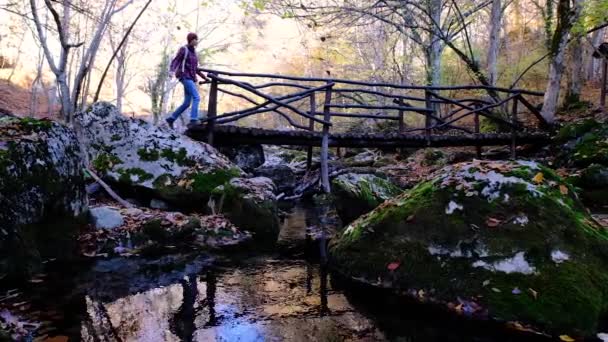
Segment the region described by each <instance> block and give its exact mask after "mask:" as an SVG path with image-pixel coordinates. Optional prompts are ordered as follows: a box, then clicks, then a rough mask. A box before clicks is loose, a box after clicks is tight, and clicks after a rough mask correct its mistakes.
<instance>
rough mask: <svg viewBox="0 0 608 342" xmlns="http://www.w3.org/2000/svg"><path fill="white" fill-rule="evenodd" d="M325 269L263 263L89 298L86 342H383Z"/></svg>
mask: <svg viewBox="0 0 608 342" xmlns="http://www.w3.org/2000/svg"><path fill="white" fill-rule="evenodd" d="M328 277H329V276H328V274H327V271H326V269H325V267H319V266H315V265H310V264H307V263H306V262H303V261H289V262H282V261H277V260H256V261H254V262H253V264H252V265H250V266H247V267H240V268H235V269H228V270H225V271H221V272H215V271H208V272H206V273H204V274H200V275H197V274H190V275H188V276H186V277H184V278H183V279H182V280H181V281H180V282H179V283H176V284H172V285H169V286H166V287H161V288H156V289H151V290H148V291H145V292H141V293H137V294H134V295H131V296H127V297H124V298H120V299H118V300H115V301H114V302H111V303H105V304H101V303H100V302H97V301H95V300H93V299H91V298H87V316H88V318H89V319H88V320H87V322H88V323H86V324H85V322H83V323H82V330H81V331H82V337H83V339H84V340H87V341H285V340H290V341H310V340H318V341H325V340H343V339H345V338H347V337H348V338H349V339H351V340H377V339H382V335H381V334H380V333H379V332H378V331H377V330H376V329H375V328H374V326H373V324H372V322H371V321H369V320H368V319H367V318H365V317H364V316H362V315H361V314H359V313H358V312H357V311H356V310H354V309H353V307H352V306H351V305H350V304H349V302H348V300H347V299H346V297H344V295H343V294H341V293H339V292H335V291H333V290H332V289H331V287H330V286H329V284H328V281H329V279H328Z"/></svg>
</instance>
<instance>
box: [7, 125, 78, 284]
mask: <svg viewBox="0 0 608 342" xmlns="http://www.w3.org/2000/svg"><path fill="white" fill-rule="evenodd" d="M83 167H84V165H83V163H82V159H81V156H80V150H79V147H78V141H77V140H76V135H75V134H74V132H73V131H72V130H71V129H69V128H67V127H65V126H63V125H60V124H58V123H55V122H51V121H47V120H34V119H30V118H24V119H19V118H14V117H4V118H0V189H1V190H0V274H6V273H8V274H9V276H15V277H20V276H28V275H30V274H31V273H33V272H36V271H37V270H38V269H39V267H40V261H41V258H42V257H53V256H64V254H65V256H66V257H68V255H67V254H68V249H67V248H65V246H66V245H65V244H64V243H67V244H69V241H68V239H66V236H67V237H69V236H70V235H71V234H72V233H73V232H72V231H71V229H73V228H74V227H73V224H72V223H74V224H76V223H77V221H78V220H79V219H80V218H81V216H83V213H85V212H86V210H87V204H88V202H87V197H86V191H85V181H84V174H83V172H82V170H83ZM50 221H56V222H60V221H62V222H63V223H64V224H61V225H59V226H52V225H50V224H48V225H46V226H45V224H46V223H47V222H50ZM68 221H70V222H68Z"/></svg>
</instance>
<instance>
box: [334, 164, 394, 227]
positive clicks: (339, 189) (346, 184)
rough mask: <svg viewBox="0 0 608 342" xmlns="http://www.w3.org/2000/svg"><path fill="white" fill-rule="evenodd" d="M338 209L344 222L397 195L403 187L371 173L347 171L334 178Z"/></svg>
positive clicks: (352, 219)
mask: <svg viewBox="0 0 608 342" xmlns="http://www.w3.org/2000/svg"><path fill="white" fill-rule="evenodd" d="M331 189H332V194H333V197H334V199H335V205H336V209H337V211H338V215H339V216H340V219H341V220H342V222H344V223H349V222H352V221H354V220H355V219H356V218H358V217H359V216H361V215H363V214H365V213H368V212H370V211H372V210H373V209H374V208H376V207H377V206H378V205H380V204H381V203H382V202H384V201H386V200H388V199H390V198H392V197H395V196H397V195H398V194H399V193H401V189H399V188H398V187H397V186H395V185H394V184H393V183H391V182H390V181H389V180H386V179H384V178H380V177H378V176H375V175H371V174H356V173H347V174H344V175H340V176H338V177H336V178H334V179H333V180H332V188H331Z"/></svg>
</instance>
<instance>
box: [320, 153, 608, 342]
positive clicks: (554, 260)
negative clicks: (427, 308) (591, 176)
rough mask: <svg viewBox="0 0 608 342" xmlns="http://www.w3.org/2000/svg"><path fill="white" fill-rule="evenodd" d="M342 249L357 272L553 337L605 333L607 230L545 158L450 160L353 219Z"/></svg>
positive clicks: (338, 251)
mask: <svg viewBox="0 0 608 342" xmlns="http://www.w3.org/2000/svg"><path fill="white" fill-rule="evenodd" d="M330 256H331V264H332V267H333V269H334V271H335V272H338V273H341V274H342V275H344V276H346V277H347V278H350V279H352V280H356V281H362V282H365V283H368V284H371V285H373V286H378V287H385V288H391V289H396V290H399V291H405V292H407V293H409V294H410V295H411V296H413V297H414V298H417V299H420V300H423V301H425V302H427V303H433V305H445V306H446V307H447V308H448V309H452V310H454V311H455V312H458V313H460V314H467V315H471V316H473V317H482V318H486V317H491V318H495V319H498V320H504V321H517V322H522V323H528V324H532V325H533V326H535V327H536V328H538V329H541V330H545V331H548V332H550V333H558V334H564V333H568V334H570V335H571V336H575V335H579V336H580V335H593V334H595V332H596V329H597V327H598V322H599V320H600V318H601V317H604V315H605V314H606V309H607V308H608V266H607V265H608V233H607V231H606V230H605V229H604V228H602V227H600V226H599V225H598V224H597V222H596V221H594V220H593V219H592V218H591V217H590V216H589V214H588V213H587V211H586V210H585V208H584V207H583V206H582V204H581V202H580V201H579V200H578V198H577V196H576V193H575V192H574V190H573V188H572V187H571V186H570V185H569V184H568V183H567V182H565V181H564V180H563V179H562V178H560V177H559V176H557V175H556V174H555V172H554V171H552V170H551V169H548V168H545V167H543V166H541V165H538V164H536V163H533V162H526V161H514V162H481V161H474V162H470V163H462V164H456V165H453V166H448V167H446V168H444V169H442V170H441V171H440V172H439V173H437V174H436V175H435V176H434V177H433V178H432V179H431V180H429V181H427V182H423V183H421V184H419V185H418V186H416V187H415V188H414V189H412V190H410V191H408V192H405V193H403V194H402V195H399V196H397V197H395V198H393V199H391V200H389V201H387V202H385V203H384V204H382V205H380V206H379V207H377V208H376V209H374V210H373V211H372V212H371V213H369V214H367V215H364V216H362V217H361V218H359V219H358V220H356V221H355V222H353V223H351V224H350V225H349V226H348V227H347V228H346V229H345V230H344V232H343V233H342V234H341V235H340V236H339V237H338V238H336V239H334V240H332V245H331V246H330ZM515 289H517V290H515Z"/></svg>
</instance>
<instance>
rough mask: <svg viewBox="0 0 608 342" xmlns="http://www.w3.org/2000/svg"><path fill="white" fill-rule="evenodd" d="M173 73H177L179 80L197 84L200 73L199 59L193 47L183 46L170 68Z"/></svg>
mask: <svg viewBox="0 0 608 342" xmlns="http://www.w3.org/2000/svg"><path fill="white" fill-rule="evenodd" d="M186 49H187V51H188V53H187V56H186V60H185V61H184V55H186ZM170 70H171V72H175V77H177V78H178V79H180V80H181V79H189V80H193V81H195V82H196V79H197V78H196V73H197V71H198V57H197V56H196V51H195V50H194V48H193V47H192V46H189V45H186V46H182V47H181V48H180V49H179V51H178V52H177V55H176V56H175V58H173V60H172V61H171V66H170Z"/></svg>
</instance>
